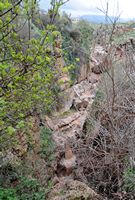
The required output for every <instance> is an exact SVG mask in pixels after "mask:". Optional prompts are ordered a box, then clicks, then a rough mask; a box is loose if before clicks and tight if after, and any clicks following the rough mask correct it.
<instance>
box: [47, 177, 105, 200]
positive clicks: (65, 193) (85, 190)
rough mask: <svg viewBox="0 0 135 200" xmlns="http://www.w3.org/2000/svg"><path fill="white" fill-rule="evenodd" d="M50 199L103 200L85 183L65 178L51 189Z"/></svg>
mask: <svg viewBox="0 0 135 200" xmlns="http://www.w3.org/2000/svg"><path fill="white" fill-rule="evenodd" d="M48 197H49V198H48V199H49V200H101V197H100V196H99V195H98V194H97V193H96V192H94V190H92V189H91V188H89V187H88V186H87V185H86V184H85V183H82V182H80V181H76V180H72V179H69V178H65V180H62V181H61V182H59V183H57V184H56V185H55V186H54V188H53V189H52V190H51V192H50V194H49V196H48Z"/></svg>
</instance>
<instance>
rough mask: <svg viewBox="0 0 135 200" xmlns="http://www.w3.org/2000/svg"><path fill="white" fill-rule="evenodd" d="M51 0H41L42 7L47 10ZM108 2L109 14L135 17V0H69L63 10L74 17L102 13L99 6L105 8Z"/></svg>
mask: <svg viewBox="0 0 135 200" xmlns="http://www.w3.org/2000/svg"><path fill="white" fill-rule="evenodd" d="M49 2H50V0H40V7H41V8H42V9H44V10H47V9H48V7H49ZM107 2H108V4H109V15H111V16H116V15H119V14H121V17H123V18H130V19H132V18H135V0H69V2H68V3H66V4H65V5H64V6H63V7H62V10H64V11H66V12H67V13H69V14H71V16H72V17H77V16H82V15H87V14H96V15H97V14H101V12H99V10H98V8H100V9H102V10H105V8H106V5H107Z"/></svg>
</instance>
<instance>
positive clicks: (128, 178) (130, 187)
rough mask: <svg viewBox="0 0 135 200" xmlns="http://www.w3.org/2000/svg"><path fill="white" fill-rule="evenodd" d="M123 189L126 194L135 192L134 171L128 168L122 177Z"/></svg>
mask: <svg viewBox="0 0 135 200" xmlns="http://www.w3.org/2000/svg"><path fill="white" fill-rule="evenodd" d="M123 179H124V180H123V182H124V184H123V189H124V190H125V191H127V192H133V191H135V169H134V168H128V169H127V170H126V171H125V172H124V175H123Z"/></svg>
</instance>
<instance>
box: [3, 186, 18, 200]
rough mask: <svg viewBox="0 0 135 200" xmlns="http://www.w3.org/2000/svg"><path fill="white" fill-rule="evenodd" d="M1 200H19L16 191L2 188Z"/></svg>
mask: <svg viewBox="0 0 135 200" xmlns="http://www.w3.org/2000/svg"><path fill="white" fill-rule="evenodd" d="M0 200H19V199H18V197H17V196H16V190H15V189H10V188H9V189H6V188H0Z"/></svg>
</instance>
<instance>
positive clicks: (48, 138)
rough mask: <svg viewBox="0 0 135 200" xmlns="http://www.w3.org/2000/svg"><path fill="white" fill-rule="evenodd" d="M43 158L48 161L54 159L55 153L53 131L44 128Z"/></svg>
mask: <svg viewBox="0 0 135 200" xmlns="http://www.w3.org/2000/svg"><path fill="white" fill-rule="evenodd" d="M40 135H41V151H40V153H41V156H42V157H43V158H45V159H46V160H47V161H51V160H53V159H54V156H53V152H54V148H55V144H54V142H53V139H52V131H51V130H50V129H48V128H45V127H44V128H42V130H41V133H40Z"/></svg>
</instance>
